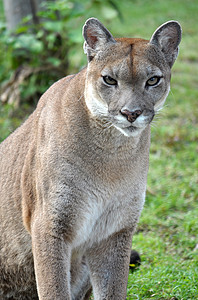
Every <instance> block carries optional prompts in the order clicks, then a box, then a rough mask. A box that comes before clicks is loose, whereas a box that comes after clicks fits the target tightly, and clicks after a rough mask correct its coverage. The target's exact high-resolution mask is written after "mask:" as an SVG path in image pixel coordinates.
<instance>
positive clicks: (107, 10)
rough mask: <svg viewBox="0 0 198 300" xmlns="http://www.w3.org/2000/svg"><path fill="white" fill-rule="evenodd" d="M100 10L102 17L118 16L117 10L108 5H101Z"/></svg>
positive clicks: (112, 17) (111, 17) (109, 18)
mask: <svg viewBox="0 0 198 300" xmlns="http://www.w3.org/2000/svg"><path fill="white" fill-rule="evenodd" d="M101 12H102V15H103V16H104V18H105V19H108V20H111V19H114V18H116V17H117V16H118V11H117V10H116V9H114V8H113V7H110V6H102V8H101Z"/></svg>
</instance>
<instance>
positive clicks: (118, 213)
mask: <svg viewBox="0 0 198 300" xmlns="http://www.w3.org/2000/svg"><path fill="white" fill-rule="evenodd" d="M114 180H115V179H114ZM144 198H145V187H144V186H143V185H141V184H139V183H138V184H137V183H133V182H132V181H131V180H130V179H128V180H126V179H125V180H120V182H119V183H118V182H117V180H115V181H114V184H112V185H110V186H108V185H105V184H103V185H102V184H100V185H95V186H92V187H91V185H90V187H89V189H88V190H87V202H86V204H85V206H84V209H83V213H82V219H81V222H80V224H79V227H78V231H77V235H76V238H75V241H74V247H77V248H78V247H80V248H81V247H82V248H83V249H86V248H89V247H91V246H92V244H94V243H99V242H100V241H101V240H103V239H106V238H108V237H109V236H110V235H112V234H113V233H115V232H119V231H120V230H122V229H124V228H127V227H131V228H133V227H134V228H135V226H136V223H137V220H138V218H139V215H140V212H141V210H142V207H143V203H144Z"/></svg>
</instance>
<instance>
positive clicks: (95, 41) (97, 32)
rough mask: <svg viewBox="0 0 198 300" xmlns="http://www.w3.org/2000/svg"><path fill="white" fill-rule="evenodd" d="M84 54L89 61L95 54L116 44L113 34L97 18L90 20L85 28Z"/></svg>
mask: <svg viewBox="0 0 198 300" xmlns="http://www.w3.org/2000/svg"><path fill="white" fill-rule="evenodd" d="M83 37H84V39H85V42H84V52H85V54H87V57H88V60H89V61H90V60H92V58H93V57H94V56H95V54H96V53H97V52H98V51H100V50H101V49H104V47H106V46H108V44H109V45H110V44H112V43H116V41H115V40H114V38H113V36H112V34H111V33H110V32H109V31H108V30H107V29H106V28H105V27H104V26H103V24H102V23H100V21H98V19H96V18H90V19H88V20H87V21H86V23H85V25H84V27H83Z"/></svg>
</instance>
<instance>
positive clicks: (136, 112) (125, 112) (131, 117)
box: [120, 109, 142, 123]
mask: <svg viewBox="0 0 198 300" xmlns="http://www.w3.org/2000/svg"><path fill="white" fill-rule="evenodd" d="M120 112H121V114H122V115H123V116H125V117H126V118H127V120H128V121H129V122H131V123H133V122H134V121H135V120H136V119H137V118H138V117H139V116H140V115H141V114H142V110H139V109H137V110H133V111H130V110H128V109H123V110H121V111H120Z"/></svg>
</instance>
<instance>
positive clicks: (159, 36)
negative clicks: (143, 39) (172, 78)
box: [150, 21, 182, 67]
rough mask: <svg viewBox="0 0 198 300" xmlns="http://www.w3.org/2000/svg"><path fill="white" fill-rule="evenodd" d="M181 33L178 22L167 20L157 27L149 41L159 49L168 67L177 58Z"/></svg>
mask: <svg viewBox="0 0 198 300" xmlns="http://www.w3.org/2000/svg"><path fill="white" fill-rule="evenodd" d="M181 34H182V29H181V26H180V24H179V23H178V22H176V21H169V22H167V23H164V24H163V25H161V26H160V27H159V28H157V30H156V31H155V32H154V34H153V36H152V37H151V40H150V43H151V44H154V45H156V46H157V47H159V48H160V49H161V51H162V52H163V53H164V56H165V59H166V61H167V63H168V64H169V66H170V67H172V65H173V64H174V62H175V60H176V58H177V55H178V46H179V43H180V41H181Z"/></svg>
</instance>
